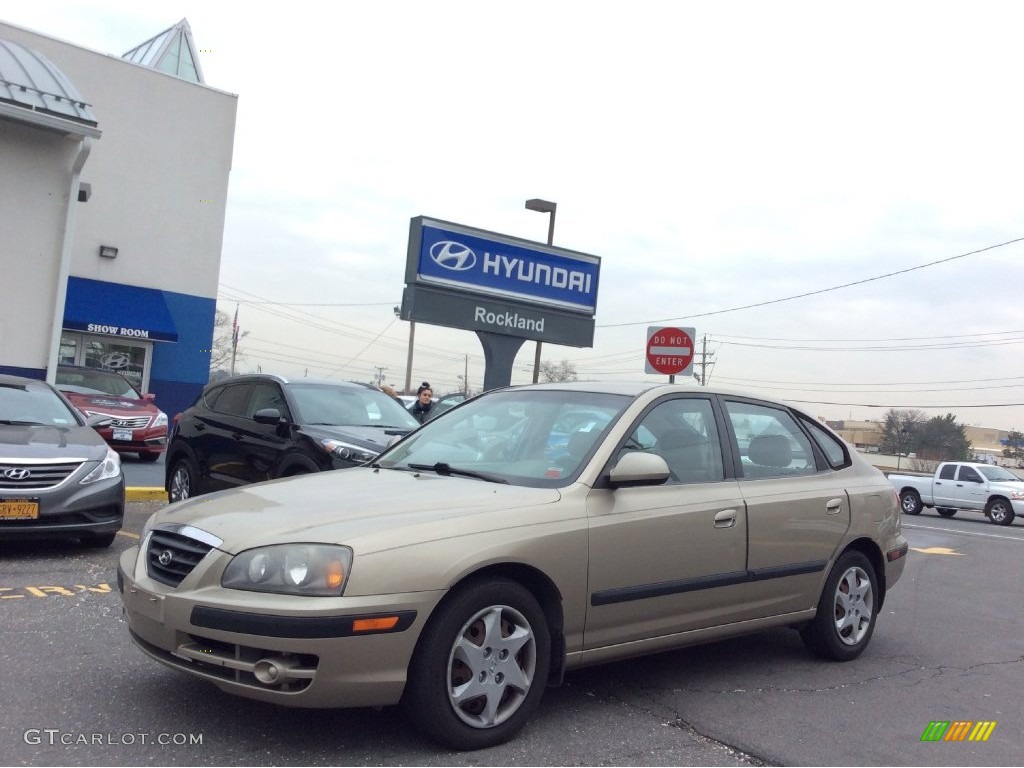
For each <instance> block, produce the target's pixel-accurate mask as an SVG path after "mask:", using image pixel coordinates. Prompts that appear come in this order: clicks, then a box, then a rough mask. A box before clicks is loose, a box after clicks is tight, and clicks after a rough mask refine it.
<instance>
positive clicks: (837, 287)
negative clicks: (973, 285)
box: [597, 237, 1024, 328]
mask: <svg viewBox="0 0 1024 768" xmlns="http://www.w3.org/2000/svg"><path fill="white" fill-rule="evenodd" d="M1022 241H1024V237H1018V238H1014V239H1013V240H1007V241H1006V242H1005V243H997V244H996V245H989V246H986V247H984V248H979V249H978V250H976V251H968V252H967V253H961V254H959V255H957V256H949V257H947V258H945V259H939V260H937V261H930V262H928V263H927V264H918V265H917V266H916V267H907V268H906V269H900V270H897V271H895V272H887V273H885V274H884V275H876V276H875V277H866V278H864V279H863V280H855V281H854V282H852V283H843V284H842V285H834V286H832V287H831V288H821V289H819V290H817V291H808V292H807V293H799V294H797V295H795V296H787V297H786V298H784V299H771V300H769V301H759V302H757V303H756V304H745V305H744V306H742V307H730V308H729V309H716V310H714V311H713V312H701V313H700V314H697V315H684V316H682V317H668V318H664V319H661V320H639V321H637V322H632V323H607V324H603V325H598V326H597V327H598V328H623V327H625V326H629V325H650V324H652V323H669V322H678V321H679V320H692V319H693V318H695V317H709V316H711V315H721V314H725V313H726V312H738V311H740V310H741V309H753V308H754V307H765V306H768V305H769V304H781V303H782V302H784V301H793V300H795V299H805V298H807V297H808V296H817V295H819V294H822V293H829V292H830V291H838V290H840V289H841V288H850V287H852V286H855V285H864V283H870V282H873V281H875V280H883V279H885V278H887V277H895V276H896V275H905V274H907V273H908V272H914V271H916V270H918V269H925V268H926V267H934V266H936V265H937V264H945V263H946V262H950V261H955V260H956V259H964V258H966V257H968V256H974V255H975V254H978V253H984V252H985V251H991V250H993V249H995V248H1003V247H1005V246H1007V245H1013V244H1014V243H1019V242H1022Z"/></svg>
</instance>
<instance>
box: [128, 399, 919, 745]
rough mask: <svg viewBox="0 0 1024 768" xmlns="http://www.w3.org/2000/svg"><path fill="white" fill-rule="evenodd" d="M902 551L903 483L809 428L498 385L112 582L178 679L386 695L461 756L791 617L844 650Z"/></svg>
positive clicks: (240, 689)
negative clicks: (602, 686)
mask: <svg viewBox="0 0 1024 768" xmlns="http://www.w3.org/2000/svg"><path fill="white" fill-rule="evenodd" d="M570 424H573V425H575V426H576V427H578V428H577V429H576V430H575V431H574V432H573V433H572V434H570V436H569V437H568V439H567V440H566V441H565V445H564V449H563V448H562V447H561V445H562V439H561V433H560V432H559V430H563V429H567V428H568V425H570ZM552 432H556V434H557V435H558V436H557V437H556V438H554V439H553V438H552V437H551V436H552ZM740 440H743V441H744V442H746V444H747V448H746V452H745V453H746V457H747V459H748V460H749V463H747V462H744V461H742V460H741V456H740V450H739V441H740ZM553 444H557V445H558V446H559V447H558V450H557V452H553V451H552V448H551V446H552V445H553ZM793 444H796V445H797V446H798V447H799V450H798V451H796V452H794V450H793V448H792V446H793ZM906 554H907V540H906V539H905V538H904V537H903V535H902V532H901V528H900V514H899V507H898V505H897V499H896V493H895V491H894V490H893V489H892V487H891V486H890V485H889V483H888V481H887V480H886V479H885V477H884V476H883V475H882V473H881V472H879V471H878V470H877V469H875V468H874V467H872V466H870V465H869V464H868V463H867V462H866V461H865V460H864V459H863V458H861V457H860V456H859V455H858V454H857V453H856V452H854V451H852V450H851V449H850V448H849V447H848V446H847V445H846V444H845V443H844V442H843V441H842V440H841V439H840V438H839V437H837V436H836V435H835V434H834V433H833V432H831V431H830V430H829V429H828V428H827V427H825V426H824V425H823V424H821V423H820V422H819V421H818V420H817V419H815V418H814V417H812V416H809V415H807V414H805V413H802V412H800V411H798V410H796V409H794V408H792V407H789V406H786V405H784V404H782V403H779V402H775V401H772V400H767V399H763V398H758V397H756V396H753V395H750V394H748V393H739V392H735V391H731V390H724V389H712V388H710V387H707V388H705V387H700V388H697V387H694V386H692V385H682V384H680V385H675V384H658V383H644V384H625V383H610V384H599V383H592V382H588V383H582V382H580V383H564V384H543V385H530V386H524V387H510V388H507V389H502V390H496V391H491V392H488V393H486V394H484V395H481V396H479V397H476V398H474V399H472V400H469V401H467V402H465V403H463V404H462V405H460V406H459V407H458V408H457V409H455V410H452V411H450V412H449V413H446V414H443V415H442V416H440V417H438V418H437V419H434V420H431V421H429V422H427V423H426V424H424V425H423V426H422V427H420V428H419V429H418V430H416V431H415V432H413V433H411V434H410V435H408V436H407V437H405V438H404V439H402V440H401V441H399V442H398V443H396V444H395V445H393V446H391V447H390V448H389V449H387V450H385V451H384V452H382V453H381V455H380V456H378V457H377V458H376V460H374V461H373V462H372V463H370V464H367V465H364V466H360V467H353V468H351V469H346V470H341V471H337V472H329V473H321V474H318V475H313V476H309V477H304V478H296V479H288V480H278V481H274V482H267V483H260V484H258V485H254V486H250V487H248V488H240V489H237V490H234V491H227V492H223V493H218V494H215V495H212V496H210V497H208V498H206V499H196V500H189V501H184V502H182V503H179V504H173V505H170V506H169V507H166V508H165V509H164V510H162V511H160V512H158V513H157V514H156V515H154V516H153V517H151V518H150V519H149V520H148V521H147V523H146V524H145V526H144V528H143V531H142V540H141V542H140V544H139V545H138V546H137V547H134V548H132V549H130V550H128V551H126V552H125V553H124V554H123V555H122V557H121V559H120V564H119V569H118V583H119V588H120V590H121V593H122V599H123V601H124V606H125V611H126V616H127V624H128V628H129V629H130V633H131V634H130V636H131V638H132V640H133V641H134V642H135V643H136V645H137V646H138V647H139V648H140V649H141V650H142V651H143V652H144V653H145V654H147V655H148V656H150V657H151V658H153V659H155V660H157V661H159V662H162V663H163V664H166V665H167V666H170V667H173V668H175V669H178V670H182V671H184V672H187V673H189V674H192V675H194V676H196V677H199V678H202V679H205V680H207V681H209V682H212V683H214V684H216V685H217V686H218V687H220V688H222V689H223V690H225V691H229V692H231V693H235V694H238V695H241V696H247V697H251V698H255V699H259V700H262V701H267V702H275V703H278V704H283V705H290V706H303V707H368V706H385V705H392V704H401V705H402V707H403V708H404V710H405V711H406V712H407V713H408V716H409V717H410V718H411V720H412V721H413V723H414V724H415V725H416V726H418V727H419V728H421V729H422V730H423V731H424V732H425V733H427V734H428V735H429V736H431V737H432V738H434V739H436V740H438V741H439V742H441V743H442V744H445V745H447V746H449V747H452V748H456V749H476V748H481V747H488V746H493V745H495V744H499V743H501V742H503V741H506V740H507V739H509V738H511V737H512V736H513V735H514V734H515V733H516V732H517V731H518V730H519V729H520V728H521V727H522V726H523V724H524V723H525V722H526V720H527V719H528V718H529V716H530V715H531V713H532V712H533V711H534V710H535V709H536V708H537V705H538V703H539V701H540V698H541V696H542V694H543V692H544V689H545V687H546V686H548V685H551V684H557V683H558V682H559V681H560V680H561V679H562V676H563V673H564V672H566V671H567V670H572V669H576V668H578V667H582V666H585V665H590V664H597V663H601V662H606V661H612V660H616V659H624V658H628V657H633V656H639V655H642V654H648V653H654V652H658V651H664V650H668V649H671V648H678V647H680V646H685V645H688V644H694V643H702V642H707V641H709V640H713V639H717V638H724V637H731V636H734V635H739V634H743V633H749V632H756V631H758V630H763V629H768V628H770V627H782V626H787V627H794V628H798V629H799V630H800V635H801V637H802V638H803V641H804V642H805V643H806V645H807V647H808V648H809V649H810V651H811V652H813V653H814V654H817V655H818V656H821V657H824V658H826V659H834V660H838V661H847V660H850V659H854V658H856V657H858V656H859V655H860V654H861V653H862V652H863V651H864V650H865V648H866V647H867V646H868V643H869V641H870V639H871V636H872V633H873V632H874V630H875V626H876V622H877V619H878V616H879V615H880V614H881V609H882V605H883V602H884V600H885V598H886V595H887V593H888V591H889V590H890V589H892V587H893V585H894V584H895V583H896V582H897V580H898V579H899V577H900V574H901V573H902V571H903V566H904V563H905V556H906Z"/></svg>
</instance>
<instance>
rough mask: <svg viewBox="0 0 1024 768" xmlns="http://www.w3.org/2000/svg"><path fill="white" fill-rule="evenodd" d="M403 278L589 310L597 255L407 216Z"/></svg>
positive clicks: (590, 312) (593, 300)
mask: <svg viewBox="0 0 1024 768" xmlns="http://www.w3.org/2000/svg"><path fill="white" fill-rule="evenodd" d="M409 251H410V252H409V262H408V266H407V270H409V272H410V273H411V274H410V273H407V274H406V282H407V283H425V284H429V285H433V286H438V287H448V288H453V289H456V290H465V291H471V292H473V293H481V294H485V295H488V296H491V297H500V298H504V299H510V300H513V301H525V302H529V303H531V304H541V305H544V306H550V307H557V308H559V309H563V310H567V311H570V312H582V313H585V314H588V315H591V316H592V315H593V314H594V312H595V311H596V309H597V288H598V271H599V268H600V264H601V260H600V259H599V258H598V257H597V256H590V255H588V254H583V253H577V252H575V251H568V250H565V249H564V248H555V247H553V246H546V245H541V244H539V243H533V242H530V241H529V240H520V239H518V238H513V237H509V236H507V235H497V234H494V233H491V232H485V231H483V230H480V229H471V228H469V227H463V226H460V225H458V224H451V223H449V222H442V221H436V220H433V219H427V218H424V217H422V216H420V217H417V218H415V219H413V220H412V227H411V229H410V235H409Z"/></svg>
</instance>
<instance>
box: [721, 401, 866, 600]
mask: <svg viewBox="0 0 1024 768" xmlns="http://www.w3.org/2000/svg"><path fill="white" fill-rule="evenodd" d="M722 403H723V406H724V409H725V412H726V414H727V420H728V424H729V427H730V429H731V431H732V433H733V436H734V438H735V440H736V448H737V453H738V461H737V462H736V467H735V468H736V474H737V476H738V477H739V486H740V492H741V493H742V495H743V499H744V501H745V504H746V511H747V535H748V546H749V550H748V555H747V569H748V571H749V574H748V576H749V579H750V589H749V593H748V594H747V596H746V597H747V599H748V600H749V608H750V610H751V612H752V615H753V616H754V617H764V616H774V615H778V614H784V613H789V612H792V611H801V610H806V609H809V608H813V607H814V606H815V605H816V604H817V601H818V594H819V590H820V587H821V582H822V580H823V578H824V571H825V569H826V568H827V567H828V563H829V561H830V560H831V559H832V557H833V556H834V554H835V552H836V548H837V547H838V546H839V543H840V542H841V541H842V539H843V536H844V535H845V534H846V531H847V529H848V528H849V526H850V499H849V496H848V493H847V490H846V487H845V483H844V480H845V479H846V478H847V475H846V474H844V473H843V472H842V471H841V466H840V468H839V470H838V471H837V469H836V468H835V467H833V465H832V464H830V463H829V462H828V460H827V459H826V457H825V456H823V455H822V453H821V449H820V448H819V449H818V450H817V452H816V450H815V447H814V443H813V441H812V440H811V438H810V437H809V436H808V435H807V434H805V432H804V429H803V428H801V426H800V424H799V423H798V421H797V418H796V417H795V416H794V414H793V413H792V412H791V411H790V410H789V409H787V408H784V407H781V406H775V405H771V404H766V403H762V402H760V401H755V400H750V399H746V398H723V399H722ZM839 450H840V451H842V450H843V449H842V448H841V447H840V449H839ZM844 463H845V462H844Z"/></svg>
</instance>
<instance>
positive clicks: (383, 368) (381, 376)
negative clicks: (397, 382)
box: [373, 365, 387, 387]
mask: <svg viewBox="0 0 1024 768" xmlns="http://www.w3.org/2000/svg"><path fill="white" fill-rule="evenodd" d="M373 367H374V368H376V369H377V386H378V387H379V386H380V385H381V384H383V383H384V371H386V370H387V367H386V366H383V365H375V366H373Z"/></svg>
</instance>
